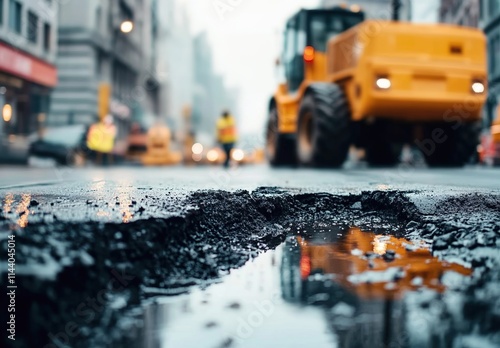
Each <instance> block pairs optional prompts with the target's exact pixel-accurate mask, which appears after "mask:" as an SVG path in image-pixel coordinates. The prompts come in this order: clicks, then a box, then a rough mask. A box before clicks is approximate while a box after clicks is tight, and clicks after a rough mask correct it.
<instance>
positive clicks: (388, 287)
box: [141, 227, 471, 348]
mask: <svg viewBox="0 0 500 348" xmlns="http://www.w3.org/2000/svg"><path fill="white" fill-rule="evenodd" d="M470 273H471V271H470V270H469V269H466V268H464V267H462V266H459V265H456V264H449V263H446V262H442V261H440V260H438V259H437V258H435V257H433V256H432V255H431V253H430V252H429V250H428V248H427V247H426V246H425V245H424V244H422V243H410V242H408V241H406V240H404V239H397V238H394V237H389V236H381V235H375V234H373V233H368V232H363V231H361V230H360V229H357V228H350V229H343V228H336V227H333V228H332V227H329V229H327V230H323V231H322V230H311V231H305V232H304V233H300V236H290V237H288V238H287V240H286V242H285V243H284V244H283V245H281V246H280V247H279V248H277V250H275V251H272V252H268V253H265V254H263V255H261V256H260V257H258V258H257V259H256V260H254V261H250V262H249V263H247V264H246V265H245V266H244V267H242V268H240V269H237V270H233V271H231V274H229V275H228V276H225V277H224V278H223V279H222V282H221V283H218V284H213V285H211V286H209V287H208V288H206V289H200V288H196V287H195V288H192V289H191V291H190V293H189V294H186V295H180V296H173V297H165V298H158V299H156V300H155V303H154V304H151V305H148V306H146V311H145V315H144V324H145V325H144V326H145V328H144V333H143V335H142V337H143V339H142V342H141V346H142V347H146V348H157V347H187V348H189V347H259V348H265V347H318V348H319V347H349V348H351V347H352V348H358V347H367V348H368V347H370V348H372V347H384V348H385V347H409V348H413V347H415V348H416V347H436V348H441V347H443V348H444V347H453V340H454V339H455V338H456V336H458V331H457V327H458V328H459V327H460V326H461V325H462V324H463V323H460V321H459V320H457V319H456V318H453V315H452V314H451V312H452V310H450V307H453V306H459V305H460V301H458V300H457V296H458V297H459V296H460V294H457V293H454V294H453V293H452V292H449V291H445V290H446V287H445V284H446V278H447V277H449V276H450V275H453V277H454V278H453V279H454V281H458V282H462V281H464V280H465V279H466V278H467V276H468V275H470ZM457 277H458V278H459V279H458V280H457ZM452 309H453V310H454V311H455V312H457V311H460V309H457V308H452Z"/></svg>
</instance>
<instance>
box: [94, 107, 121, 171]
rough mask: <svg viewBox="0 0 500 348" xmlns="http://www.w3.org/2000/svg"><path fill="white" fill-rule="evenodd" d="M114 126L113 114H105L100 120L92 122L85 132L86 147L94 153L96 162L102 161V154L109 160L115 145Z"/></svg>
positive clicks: (115, 131)
mask: <svg viewBox="0 0 500 348" xmlns="http://www.w3.org/2000/svg"><path fill="white" fill-rule="evenodd" d="M116 133H117V130H116V127H115V125H114V124H113V116H111V115H108V116H106V117H105V118H104V119H103V120H102V122H98V123H94V124H93V125H92V126H90V128H89V132H88V134H87V147H88V148H89V149H90V150H92V151H94V152H95V153H96V162H97V163H98V164H101V163H102V159H103V156H104V155H107V156H108V159H109V162H111V156H112V151H113V148H114V146H115V138H116Z"/></svg>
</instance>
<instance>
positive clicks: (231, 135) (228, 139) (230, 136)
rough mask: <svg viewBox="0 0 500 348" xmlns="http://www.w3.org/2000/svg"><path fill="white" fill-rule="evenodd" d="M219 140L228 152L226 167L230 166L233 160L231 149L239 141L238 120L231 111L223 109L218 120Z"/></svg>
mask: <svg viewBox="0 0 500 348" xmlns="http://www.w3.org/2000/svg"><path fill="white" fill-rule="evenodd" d="M217 140H218V142H219V144H221V146H222V149H223V150H224V152H225V154H226V161H225V162H224V167H225V168H228V167H229V163H230V161H231V151H232V150H233V148H234V145H235V143H236V142H237V141H238V135H237V131H236V121H235V120H234V117H233V116H231V114H230V113H229V111H223V112H222V115H221V117H220V118H219V120H218V121H217Z"/></svg>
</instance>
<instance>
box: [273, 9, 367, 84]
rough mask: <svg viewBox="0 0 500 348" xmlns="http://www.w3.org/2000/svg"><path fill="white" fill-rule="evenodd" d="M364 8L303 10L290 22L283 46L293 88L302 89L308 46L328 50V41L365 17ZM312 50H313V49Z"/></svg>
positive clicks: (287, 76) (289, 79)
mask: <svg viewBox="0 0 500 348" xmlns="http://www.w3.org/2000/svg"><path fill="white" fill-rule="evenodd" d="M364 19H365V15H364V13H363V12H360V11H357V12H354V11H351V10H349V9H344V8H341V7H336V8H332V9H325V10H301V11H299V12H298V13H297V14H296V15H294V16H293V17H292V18H290V20H289V21H288V22H287V25H286V31H285V40H284V43H285V44H284V50H283V57H282V61H283V65H284V68H285V75H286V79H287V82H288V89H289V91H290V92H295V91H297V90H298V88H299V87H300V85H301V84H302V81H304V67H305V61H304V59H305V58H306V57H305V53H306V55H307V53H308V52H307V51H306V47H312V48H314V52H323V53H325V52H326V48H327V43H328V41H329V40H330V39H331V38H332V37H334V36H337V35H338V34H341V33H342V32H344V31H346V30H348V29H350V28H352V27H353V26H355V25H357V24H359V23H361V22H362V21H364ZM309 53H310V52H309Z"/></svg>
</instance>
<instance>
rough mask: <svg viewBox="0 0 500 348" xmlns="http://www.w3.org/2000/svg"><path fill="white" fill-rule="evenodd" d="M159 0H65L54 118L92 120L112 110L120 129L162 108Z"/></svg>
mask: <svg viewBox="0 0 500 348" xmlns="http://www.w3.org/2000/svg"><path fill="white" fill-rule="evenodd" d="M156 6H157V0H86V1H65V2H63V3H61V5H60V10H59V41H58V42H59V47H58V52H57V67H58V69H59V76H60V78H59V85H58V87H57V88H56V90H55V91H54V94H53V98H52V107H51V111H50V116H49V118H48V122H49V124H51V125H64V124H91V123H92V122H94V121H96V120H97V119H98V118H102V117H104V116H105V114H107V113H110V114H112V115H113V116H114V118H115V122H116V123H117V124H118V126H119V129H120V132H121V133H125V132H127V131H128V126H129V124H130V122H132V121H134V120H136V121H142V120H144V119H145V118H148V117H152V118H154V117H155V116H156V115H158V112H159V91H160V79H159V76H158V71H157V52H158V46H157V39H158V19H157V11H156Z"/></svg>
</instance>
